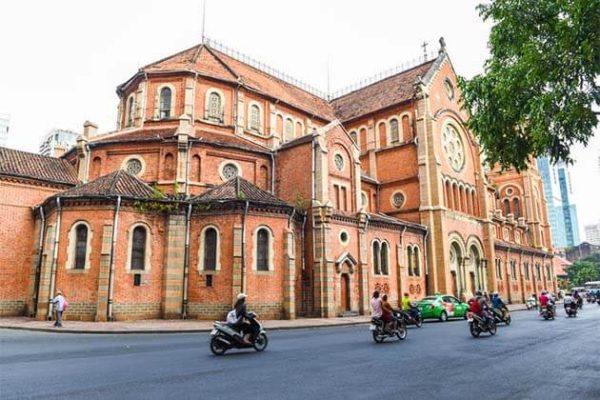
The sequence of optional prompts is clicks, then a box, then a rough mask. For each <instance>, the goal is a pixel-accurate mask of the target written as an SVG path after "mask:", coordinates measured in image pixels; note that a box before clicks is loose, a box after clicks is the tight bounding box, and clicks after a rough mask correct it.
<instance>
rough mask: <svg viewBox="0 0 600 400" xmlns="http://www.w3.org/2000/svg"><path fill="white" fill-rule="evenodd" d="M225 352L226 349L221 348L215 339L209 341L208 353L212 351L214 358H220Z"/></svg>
mask: <svg viewBox="0 0 600 400" xmlns="http://www.w3.org/2000/svg"><path fill="white" fill-rule="evenodd" d="M226 350H227V349H225V347H223V345H222V344H221V342H220V341H219V340H217V338H216V337H214V338H212V339H210V351H212V353H213V354H214V355H215V356H222V355H223V354H225V351H226Z"/></svg>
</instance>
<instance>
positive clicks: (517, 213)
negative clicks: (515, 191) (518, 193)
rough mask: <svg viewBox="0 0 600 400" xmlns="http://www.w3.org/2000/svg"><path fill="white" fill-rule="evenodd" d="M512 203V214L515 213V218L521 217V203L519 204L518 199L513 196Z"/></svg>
mask: <svg viewBox="0 0 600 400" xmlns="http://www.w3.org/2000/svg"><path fill="white" fill-rule="evenodd" d="M512 203H513V214H514V215H515V218H520V217H521V205H520V204H519V199H517V198H516V197H515V198H514V199H513V201H512Z"/></svg>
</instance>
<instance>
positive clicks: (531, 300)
mask: <svg viewBox="0 0 600 400" xmlns="http://www.w3.org/2000/svg"><path fill="white" fill-rule="evenodd" d="M536 304H537V302H536V301H535V297H533V296H530V297H529V298H528V299H527V302H526V303H525V306H526V307H527V309H528V310H531V309H532V308H535V307H536Z"/></svg>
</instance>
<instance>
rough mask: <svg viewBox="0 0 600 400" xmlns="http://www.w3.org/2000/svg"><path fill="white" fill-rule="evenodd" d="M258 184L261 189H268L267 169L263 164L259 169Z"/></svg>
mask: <svg viewBox="0 0 600 400" xmlns="http://www.w3.org/2000/svg"><path fill="white" fill-rule="evenodd" d="M258 185H259V187H260V188H261V189H263V190H269V169H268V168H267V167H265V166H264V165H262V166H261V167H260V169H259V180H258Z"/></svg>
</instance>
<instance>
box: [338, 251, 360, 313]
mask: <svg viewBox="0 0 600 400" xmlns="http://www.w3.org/2000/svg"><path fill="white" fill-rule="evenodd" d="M356 264H357V262H356V259H355V258H354V257H352V255H351V254H349V253H344V254H342V255H341V256H340V257H339V258H338V259H337V261H336V262H335V265H336V272H337V282H336V286H337V290H336V304H335V308H336V314H337V315H348V314H350V313H351V314H358V305H359V299H358V296H357V295H356V294H355V290H354V285H355V284H356V280H355V278H356V276H355V275H356V274H355V269H356V268H355V267H356Z"/></svg>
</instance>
